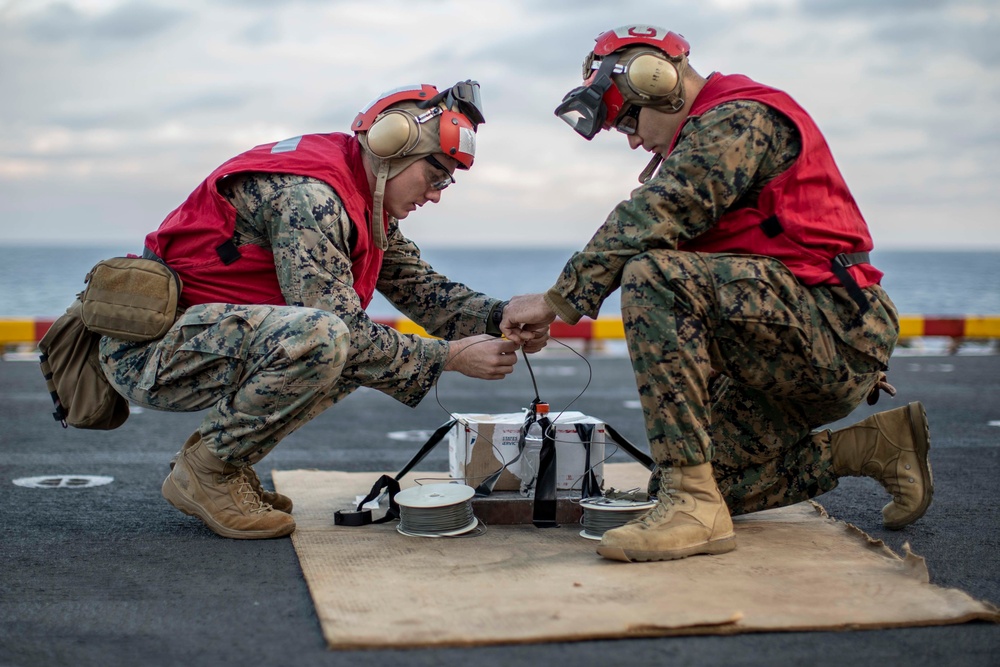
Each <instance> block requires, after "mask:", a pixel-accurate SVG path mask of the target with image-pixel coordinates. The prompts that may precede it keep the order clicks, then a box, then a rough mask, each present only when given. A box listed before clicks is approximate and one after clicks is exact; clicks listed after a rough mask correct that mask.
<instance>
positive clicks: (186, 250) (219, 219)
mask: <svg viewBox="0 0 1000 667" xmlns="http://www.w3.org/2000/svg"><path fill="white" fill-rule="evenodd" d="M251 171H254V172H271V173H279V174H297V175H300V176H309V177H312V178H316V179H318V180H321V181H323V182H324V183H327V184H328V185H329V186H330V187H332V188H333V189H334V191H335V192H336V193H337V195H338V196H339V197H340V200H341V202H342V203H343V205H344V208H345V209H346V211H347V215H348V217H349V218H350V219H351V222H353V223H354V229H355V231H356V235H357V240H356V242H355V243H354V246H353V247H352V248H351V274H352V275H353V277H354V291H355V292H357V293H358V296H359V297H360V298H361V303H362V305H363V306H364V307H367V306H368V304H369V303H370V302H371V299H372V295H373V294H374V293H375V284H376V282H377V281H378V274H379V270H380V269H381V268H382V251H381V250H379V249H378V248H377V247H375V245H374V244H373V243H372V239H371V231H370V229H369V226H368V224H367V223H368V220H370V218H371V216H372V208H373V201H372V193H371V188H370V187H369V185H368V177H367V175H366V173H365V169H364V165H363V164H362V160H361V145H360V144H359V143H358V140H357V139H356V138H355V137H353V136H351V135H348V134H339V133H336V134H307V135H303V136H301V137H295V138H293V139H286V140H285V141H280V142H277V143H272V144H264V145H261V146H257V147H256V148H253V149H251V150H249V151H247V152H246V153H243V154H241V155H237V156H236V157H234V158H232V159H231V160H229V161H228V162H226V163H225V164H223V165H222V166H221V167H219V168H218V169H216V170H215V171H213V172H212V173H211V174H210V175H209V177H208V178H206V179H205V180H204V181H203V182H202V184H201V185H199V186H198V188H197V189H196V190H195V191H194V192H192V193H191V195H190V196H189V197H188V198H187V200H186V201H185V202H184V203H183V204H181V205H180V206H179V207H178V208H177V209H176V210H174V211H173V212H172V213H170V215H168V216H167V218H166V220H164V221H163V224H161V225H160V227H159V229H157V230H156V231H155V232H153V233H151V234H149V235H148V236H147V237H146V247H147V248H148V249H149V250H151V251H152V252H153V253H155V254H156V256H157V257H159V258H161V259H162V260H163V261H165V262H166V263H167V264H168V265H169V266H170V267H171V268H172V269H174V271H176V272H177V274H178V275H179V276H180V278H181V280H183V281H184V289H183V291H182V292H181V299H180V300H181V303H182V305H184V306H193V305H196V304H200V303H238V304H280V305H284V304H285V298H284V297H283V296H282V294H281V288H280V286H279V285H278V276H277V273H276V271H275V268H274V254H273V253H272V252H271V249H270V248H264V247H261V246H258V245H252V244H246V245H241V246H239V247H237V246H236V245H235V244H234V243H233V241H232V238H233V229H234V227H235V224H236V209H235V208H233V206H232V204H230V203H229V201H228V200H227V199H226V198H225V197H223V196H222V195H221V194H219V191H218V187H217V186H218V183H219V181H220V180H221V179H222V178H224V177H226V176H231V175H233V174H237V173H240V172H251ZM383 224H385V218H384V217H383Z"/></svg>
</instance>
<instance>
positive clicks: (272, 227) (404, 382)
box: [220, 173, 448, 405]
mask: <svg viewBox="0 0 1000 667" xmlns="http://www.w3.org/2000/svg"><path fill="white" fill-rule="evenodd" d="M220 191H221V192H222V193H223V195H224V196H226V197H227V198H229V199H230V201H231V202H232V203H233V204H234V206H235V207H236V210H237V213H238V216H237V223H236V237H237V238H236V242H237V244H238V245H239V244H242V243H257V244H258V245H269V246H270V247H271V250H272V251H273V253H274V264H275V268H276V270H277V274H278V283H279V284H280V285H281V291H282V294H283V295H284V297H285V301H286V303H288V304H289V305H293V306H306V307H310V308H319V309H322V310H326V311H329V312H332V313H335V314H336V315H337V316H339V317H340V318H341V319H342V320H343V321H344V323H345V324H346V325H347V327H348V329H349V330H350V332H351V350H350V357H349V360H348V362H347V365H346V366H345V367H344V373H343V379H344V380H345V381H346V382H348V383H350V384H353V385H354V386H362V385H363V386H366V387H371V388H373V389H378V390H379V391H382V392H384V393H386V394H388V395H390V396H392V397H393V398H395V399H397V400H399V401H400V402H402V403H405V404H406V405H416V404H417V403H419V402H420V400H421V399H422V398H423V397H424V395H426V393H427V392H428V391H429V390H430V389H431V388H432V387H433V386H434V383H435V382H436V381H437V379H438V377H439V376H440V374H441V372H442V370H443V369H444V364H445V362H446V361H447V356H448V343H447V342H445V341H442V340H435V339H430V338H423V337H420V336H415V335H406V334H401V333H399V332H397V331H396V330H395V329H392V328H391V327H386V326H383V325H380V324H377V323H375V322H373V321H372V320H371V319H370V318H369V317H368V315H367V314H366V313H365V310H364V308H363V307H362V305H361V300H360V298H359V297H358V295H357V293H356V292H355V291H354V287H353V284H354V278H353V275H352V274H351V260H350V238H351V231H352V222H351V220H350V219H349V218H348V216H347V213H346V211H345V210H344V208H343V205H342V203H341V200H340V198H339V197H338V196H337V193H336V192H335V191H334V190H333V189H332V188H331V187H330V186H329V185H327V184H326V183H323V182H322V181H318V180H316V179H312V178H307V177H303V176H294V175H284V174H263V173H251V174H239V175H236V176H233V177H230V178H229V179H227V181H226V183H225V186H224V188H220Z"/></svg>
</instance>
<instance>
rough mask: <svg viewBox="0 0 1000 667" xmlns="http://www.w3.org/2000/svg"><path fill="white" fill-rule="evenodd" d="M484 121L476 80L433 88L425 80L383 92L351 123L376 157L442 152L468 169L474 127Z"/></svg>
mask: <svg viewBox="0 0 1000 667" xmlns="http://www.w3.org/2000/svg"><path fill="white" fill-rule="evenodd" d="M484 122H485V118H484V117H483V111H482V100H481V98H480V96H479V84H478V83H476V82H475V81H462V82H459V83H457V84H455V85H454V86H452V87H451V88H449V89H448V90H446V91H444V92H443V93H442V92H438V90H437V88H435V87H434V86H431V85H428V84H422V85H415V86H404V87H402V88H396V89H394V90H390V91H388V92H385V93H382V95H380V96H379V97H377V98H376V99H375V100H374V101H372V102H371V103H370V104H369V105H368V106H367V107H365V108H364V109H362V110H361V111H360V112H358V115H357V116H356V117H355V118H354V122H353V123H352V124H351V129H352V130H354V132H355V133H356V134H362V133H363V134H364V135H365V143H366V144H367V147H368V149H369V150H370V151H371V152H372V154H374V156H375V157H377V158H380V159H382V160H390V161H391V160H395V159H399V158H406V157H411V156H424V155H432V154H434V153H443V154H445V155H448V156H450V157H452V158H454V159H455V160H456V161H457V162H458V168H459V169H468V168H469V167H471V166H472V163H473V161H474V160H475V157H476V129H477V127H478V126H479V125H480V124H481V123H484Z"/></svg>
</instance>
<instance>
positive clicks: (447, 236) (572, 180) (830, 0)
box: [0, 0, 1000, 247]
mask: <svg viewBox="0 0 1000 667" xmlns="http://www.w3.org/2000/svg"><path fill="white" fill-rule="evenodd" d="M651 14H652V16H651ZM998 14H1000V12H998V10H996V9H993V8H992V6H990V5H988V4H987V3H982V2H972V1H971V0H937V1H931V0H919V1H912V0H906V1H905V2H904V1H903V0H889V1H883V2H878V3H875V2H869V1H867V0H865V1H864V2H862V1H861V0H837V1H834V0H820V1H817V0H808V1H806V0H770V1H757V0H754V1H750V0H707V1H706V2H700V3H690V2H683V3H682V2H679V1H674V0H671V1H668V2H664V3H658V4H657V6H656V8H655V10H651V9H650V5H649V3H648V2H645V1H640V0H622V1H620V2H614V3H607V2H604V1H600V0H555V1H548V2H543V3H538V2H532V1H529V0H508V1H507V2H492V3H470V2H463V1H460V0H434V1H431V0H381V1H380V2H379V3H377V5H375V4H374V3H371V2H370V0H338V2H328V1H326V0H289V1H286V2H279V1H277V0H266V1H265V0H249V1H246V0H210V1H205V0H172V1H171V2H167V1H166V0H160V1H156V0H150V1H149V2H121V1H119V0H65V1H64V2H55V3H54V2H45V1H43V0H34V1H32V2H21V3H17V2H8V3H6V4H3V5H0V62H2V63H3V66H2V67H0V89H2V90H3V91H4V92H5V96H4V103H3V104H2V105H0V243H2V242H4V241H7V240H10V239H13V238H23V237H24V236H25V235H29V236H30V235H36V236H37V237H38V238H40V239H46V238H50V237H51V236H52V235H53V234H57V235H59V236H60V237H61V238H64V239H65V240H66V241H68V242H70V241H73V240H74V239H91V240H93V239H95V237H101V238H104V239H105V240H113V241H117V240H120V239H121V238H122V237H124V236H130V237H132V238H135V239H137V240H141V238H142V236H144V235H145V233H147V232H148V231H150V230H151V229H152V228H153V227H154V226H155V225H156V224H158V222H159V221H160V220H162V218H163V216H164V215H165V214H166V212H167V211H169V210H170V209H171V208H173V207H174V206H176V205H177V204H178V203H179V202H180V201H181V200H182V199H183V198H184V197H185V196H186V195H187V194H188V193H189V192H190V191H191V189H193V188H194V187H195V186H196V185H197V183H198V182H199V181H200V180H201V179H202V178H204V176H205V175H206V174H207V173H208V172H210V171H211V170H212V169H214V168H215V167H216V166H218V164H220V163H221V162H222V161H224V160H225V159H227V158H229V157H231V156H232V155H235V154H236V153H238V152H240V151H242V150H245V149H246V148H249V147H250V146H253V145H256V144H259V143H263V142H266V141H275V140H278V139H283V138H286V137H288V136H293V135H296V134H301V133H304V132H328V131H342V130H344V129H346V128H347V127H348V125H349V123H350V121H351V120H352V119H353V117H354V115H355V114H356V113H357V111H358V110H359V109H360V108H361V107H362V106H363V105H364V104H365V103H366V102H367V101H368V100H370V99H371V98H373V97H374V96H375V95H376V94H378V93H379V92H381V91H383V90H386V89H388V88H391V87H395V86H398V85H402V84H407V83H416V82H427V83H434V84H436V85H439V86H446V85H450V84H451V83H453V82H455V81H458V80H461V79H466V78H474V79H477V80H479V81H480V82H481V83H482V85H483V98H484V102H485V105H486V117H487V123H486V125H485V126H484V127H483V129H482V131H481V133H480V138H479V151H478V160H477V164H476V167H475V168H474V169H473V170H472V171H471V172H470V173H469V174H463V175H462V177H461V179H460V187H456V188H453V189H450V190H449V191H448V193H447V196H446V197H445V198H444V200H443V201H442V203H441V204H439V205H436V206H434V207H425V208H424V209H422V210H421V211H420V215H419V216H414V219H413V221H410V220H407V221H406V224H407V225H410V224H411V223H412V224H413V225H414V228H413V229H414V235H415V237H417V239H418V240H419V241H420V242H421V243H422V244H423V245H428V244H430V245H437V244H446V243H455V242H459V241H460V242H466V243H482V244H488V243H491V244H498V243H523V244H530V243H544V244H559V245H563V246H565V245H567V244H569V245H575V244H582V243H584V242H586V240H587V239H588V238H589V237H590V235H591V234H592V233H593V231H594V229H595V228H596V227H597V226H598V225H599V224H600V223H601V222H602V221H603V219H604V217H605V215H606V214H607V212H609V211H610V210H611V208H612V207H613V206H614V205H615V204H616V203H617V202H618V201H620V200H621V199H623V198H625V197H626V196H628V193H629V192H630V190H631V189H632V188H634V187H635V186H636V185H637V183H636V175H637V174H638V172H639V171H640V170H641V169H642V167H643V166H644V165H645V163H646V160H647V158H648V156H647V155H646V154H645V153H642V152H633V151H630V150H628V149H627V145H626V144H625V142H624V141H623V140H622V138H621V137H620V136H618V135H614V134H603V135H600V136H598V137H597V138H595V139H594V140H593V141H591V142H587V141H583V140H581V139H580V138H579V137H577V136H576V135H575V134H574V133H573V132H572V131H571V130H569V129H568V128H566V126H565V125H564V124H563V123H562V122H561V121H560V120H559V119H557V118H556V117H555V116H554V114H553V109H554V108H555V106H556V105H557V104H558V102H559V101H560V100H561V98H562V96H563V94H564V93H566V92H567V91H568V90H570V89H571V88H573V87H574V86H577V85H579V83H580V63H581V62H582V61H583V58H584V56H585V55H586V53H587V52H588V50H589V49H590V47H591V46H592V45H593V40H594V38H595V37H596V36H597V35H598V34H599V33H600V32H602V31H604V30H607V29H610V28H613V27H617V26H619V25H623V24H626V23H628V22H630V21H636V22H640V21H645V22H652V23H654V24H659V25H662V26H664V27H666V28H668V29H671V30H675V31H677V32H680V33H682V34H684V35H685V37H687V38H688V39H689V41H690V42H691V44H692V63H693V65H694V67H695V68H696V69H697V70H698V71H699V72H702V73H703V74H707V73H709V72H711V71H713V70H718V71H722V72H728V73H732V72H742V73H746V74H749V75H751V76H753V77H755V78H757V79H759V80H761V81H763V82H765V83H769V84H771V85H775V86H777V87H779V88H783V89H785V90H787V91H788V92H789V93H791V94H792V96H793V97H794V98H795V99H796V100H798V101H799V102H800V103H802V104H803V105H804V106H805V107H806V108H807V109H808V110H809V112H810V113H811V114H812V115H813V116H814V117H815V118H816V120H817V122H818V123H819V125H820V127H821V128H822V129H823V130H824V132H825V133H826V135H827V138H828V140H829V142H830V144H831V146H832V147H833V150H834V155H835V156H836V158H837V161H838V164H839V165H840V167H841V170H842V171H843V172H844V173H845V176H846V177H847V179H848V182H849V183H850V184H851V186H852V188H853V189H854V191H855V194H856V196H857V197H858V199H859V202H861V204H862V208H863V210H864V211H865V214H866V216H867V217H868V218H869V220H870V221H872V222H873V224H876V223H877V224H878V238H879V239H880V243H883V242H884V243H888V244H889V245H893V244H900V243H904V244H905V243H910V242H912V239H914V238H916V239H920V240H921V241H920V242H921V243H943V244H948V243H952V242H954V241H955V239H957V238H958V237H959V236H960V234H959V233H958V232H959V231H960V229H961V225H962V224H966V225H968V228H969V229H976V230H977V233H980V232H981V231H982V230H986V232H985V235H983V234H980V236H981V238H982V239H983V242H984V243H986V244H991V245H993V246H995V247H1000V225H996V224H995V222H996V217H997V213H1000V210H998V209H1000V206H998V200H997V197H996V196H995V195H994V194H993V190H994V186H993V183H995V182H996V180H997V176H998V174H997V171H998V170H1000V167H997V166H995V164H996V160H995V159H994V156H995V155H996V154H997V153H998V152H1000V136H998V131H997V130H996V121H995V118H996V117H998V115H1000V54H998V41H1000V40H996V39H995V37H994V35H996V34H997V33H998ZM125 202H127V203H125ZM916 202H919V204H917V203H916ZM945 217H947V218H948V219H949V220H955V221H958V222H954V223H952V225H951V226H950V227H949V232H948V233H947V234H945V233H942V232H941V230H940V224H939V223H940V220H941V219H943V218H945ZM904 219H905V224H903V222H901V221H903V220H904ZM470 221H472V222H471V223H470ZM540 223H543V224H540ZM956 225H958V226H956ZM991 229H992V230H994V231H989V230H991ZM935 234H937V237H936V239H937V240H934V241H930V240H928V239H934V238H935ZM137 242H138V241H137Z"/></svg>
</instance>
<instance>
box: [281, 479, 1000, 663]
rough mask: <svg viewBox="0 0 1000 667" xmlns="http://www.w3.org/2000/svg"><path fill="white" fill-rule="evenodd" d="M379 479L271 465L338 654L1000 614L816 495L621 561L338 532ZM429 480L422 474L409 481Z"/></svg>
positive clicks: (516, 529)
mask: <svg viewBox="0 0 1000 667" xmlns="http://www.w3.org/2000/svg"><path fill="white" fill-rule="evenodd" d="M435 475H437V477H438V478H437V479H436V480H435V481H442V480H441V479H440V477H441V474H440V473H435ZM430 476H431V475H425V477H430ZM646 476H647V473H646V471H645V470H644V469H643V468H642V467H641V466H639V465H638V464H613V465H609V466H607V468H606V470H605V477H606V484H610V485H611V486H614V487H616V488H632V487H635V486H644V484H645V479H646ZM378 477H379V473H343V472H333V471H314V470H290V471H275V472H274V473H273V478H274V481H275V484H276V486H277V489H278V490H279V491H280V492H281V493H284V494H286V495H288V496H290V497H291V498H292V499H293V500H294V502H295V519H296V521H297V524H298V527H297V529H296V531H295V532H294V533H293V534H292V542H293V544H294V545H295V551H296V553H297V554H298V556H299V561H300V563H301V565H302V571H303V573H304V574H305V578H306V582H307V583H308V586H309V591H310V593H311V594H312V598H313V602H314V604H315V605H316V613H317V615H318V616H319V619H320V623H321V625H322V628H323V634H324V636H325V638H326V641H327V643H328V644H329V646H330V647H331V648H335V649H355V648H404V647H428V646H476V645H486V644H503V643H528V642H554V641H574V640H585V639H601V638H625V637H650V636H665V635H690V634H731V633H740V632H755V631H779V630H839V629H849V628H850V629H853V628H887V627H903V626H921V625H943V624H951V623H962V622H966V621H971V620H975V619H983V620H992V621H998V620H1000V614H998V610H997V609H996V608H995V607H993V606H991V605H990V604H988V603H985V602H980V601H977V600H975V599H973V598H971V597H970V596H969V595H967V594H966V593H964V592H962V591H959V590H956V589H946V588H941V587H939V586H935V585H933V584H930V583H929V582H928V573H927V567H926V565H925V564H924V560H923V559H922V558H920V557H919V556H916V555H913V554H911V553H907V554H906V555H905V556H904V557H902V558H901V557H899V556H897V555H896V554H895V553H894V552H892V551H891V550H890V549H889V548H887V547H886V546H884V544H883V543H882V542H880V541H876V540H872V539H871V538H869V537H868V536H867V535H866V534H865V533H863V532H861V531H860V530H858V529H857V528H855V527H853V526H851V525H850V524H846V523H843V522H840V521H836V520H834V519H831V518H830V517H828V516H826V515H825V513H824V512H823V511H822V509H821V508H820V507H818V506H816V505H814V504H812V503H801V504H799V505H794V506H791V507H787V508H782V509H779V510H770V511H767V512H759V513H757V514H753V515H750V516H747V517H741V518H739V519H738V520H737V522H736V534H737V541H738V547H737V549H736V550H735V551H733V552H731V553H729V554H724V555H721V556H697V557H692V558H687V559H683V560H677V561H670V562H661V563H636V564H625V563H617V562H612V561H608V560H604V559H602V558H601V557H600V556H598V555H597V554H596V552H595V551H594V547H595V545H596V542H594V541H592V540H587V539H585V538H583V537H580V535H579V532H580V527H579V526H563V527H560V528H551V529H537V528H534V527H533V526H530V525H529V526H492V527H489V529H488V530H487V531H486V532H485V534H483V535H480V536H478V537H462V538H424V537H408V536H404V535H401V534H399V533H398V532H397V531H396V522H390V523H387V524H380V525H369V526H364V527H345V526H335V525H334V522H333V514H334V512H335V511H336V510H338V509H352V508H353V506H354V505H355V502H356V501H355V498H356V496H359V495H361V496H363V495H365V494H367V493H368V490H369V489H370V488H371V486H372V484H373V483H374V482H375V480H376V479H378ZM420 477H421V475H420V474H417V473H412V472H411V473H410V474H409V475H408V476H407V477H406V478H404V480H403V486H404V487H406V486H408V485H410V484H412V481H411V480H413V479H419V478H420ZM408 481H409V484H408ZM375 514H376V516H380V515H381V513H380V512H376V513H375Z"/></svg>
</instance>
